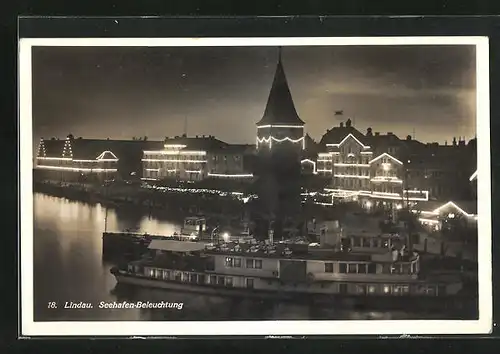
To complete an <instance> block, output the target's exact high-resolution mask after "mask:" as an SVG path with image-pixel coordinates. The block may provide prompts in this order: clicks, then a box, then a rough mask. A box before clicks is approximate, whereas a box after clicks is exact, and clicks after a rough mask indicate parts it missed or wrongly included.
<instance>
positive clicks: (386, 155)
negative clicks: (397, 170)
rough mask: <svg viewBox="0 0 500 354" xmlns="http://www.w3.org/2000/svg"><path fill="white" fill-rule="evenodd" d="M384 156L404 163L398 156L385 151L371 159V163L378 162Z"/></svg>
mask: <svg viewBox="0 0 500 354" xmlns="http://www.w3.org/2000/svg"><path fill="white" fill-rule="evenodd" d="M383 157H388V158H390V159H391V160H393V161H394V162H396V163H398V164H400V165H402V164H403V163H402V162H401V161H399V160H398V159H397V158H395V157H394V156H392V155H389V154H388V153H386V152H384V153H383V154H380V155H378V156H377V157H375V158H374V159H373V160H371V161H370V162H369V163H373V162H376V161H377V160H380V159H381V158H383Z"/></svg>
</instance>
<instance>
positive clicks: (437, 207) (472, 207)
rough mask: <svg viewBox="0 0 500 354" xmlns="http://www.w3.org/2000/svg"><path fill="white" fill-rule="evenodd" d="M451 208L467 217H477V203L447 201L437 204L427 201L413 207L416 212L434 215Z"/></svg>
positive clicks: (437, 202) (436, 202)
mask: <svg viewBox="0 0 500 354" xmlns="http://www.w3.org/2000/svg"><path fill="white" fill-rule="evenodd" d="M448 208H452V209H455V210H456V211H458V212H460V213H462V214H465V215H467V216H472V215H477V201H468V200H465V201H451V200H450V201H448V202H445V203H443V202H439V201H427V202H421V203H418V204H417V205H416V206H415V209H416V210H420V211H423V212H431V213H435V214H439V213H440V212H441V211H442V210H445V209H448Z"/></svg>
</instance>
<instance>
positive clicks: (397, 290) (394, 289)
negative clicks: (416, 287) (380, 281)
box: [392, 285, 403, 295]
mask: <svg viewBox="0 0 500 354" xmlns="http://www.w3.org/2000/svg"><path fill="white" fill-rule="evenodd" d="M402 292H403V291H402V289H401V285H393V287H392V293H393V294H394V295H401V294H402Z"/></svg>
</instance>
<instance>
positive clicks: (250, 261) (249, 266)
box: [245, 258, 253, 268]
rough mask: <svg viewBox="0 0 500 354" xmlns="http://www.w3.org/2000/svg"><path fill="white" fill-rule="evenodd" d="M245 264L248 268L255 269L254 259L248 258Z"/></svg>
mask: <svg viewBox="0 0 500 354" xmlns="http://www.w3.org/2000/svg"><path fill="white" fill-rule="evenodd" d="M245 263H246V267H247V268H253V259H251V258H247V259H246V262H245Z"/></svg>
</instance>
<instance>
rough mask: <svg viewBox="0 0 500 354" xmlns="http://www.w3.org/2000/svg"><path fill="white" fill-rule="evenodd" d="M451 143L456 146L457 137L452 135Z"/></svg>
mask: <svg viewBox="0 0 500 354" xmlns="http://www.w3.org/2000/svg"><path fill="white" fill-rule="evenodd" d="M452 145H453V146H457V138H456V137H453V142H452Z"/></svg>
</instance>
